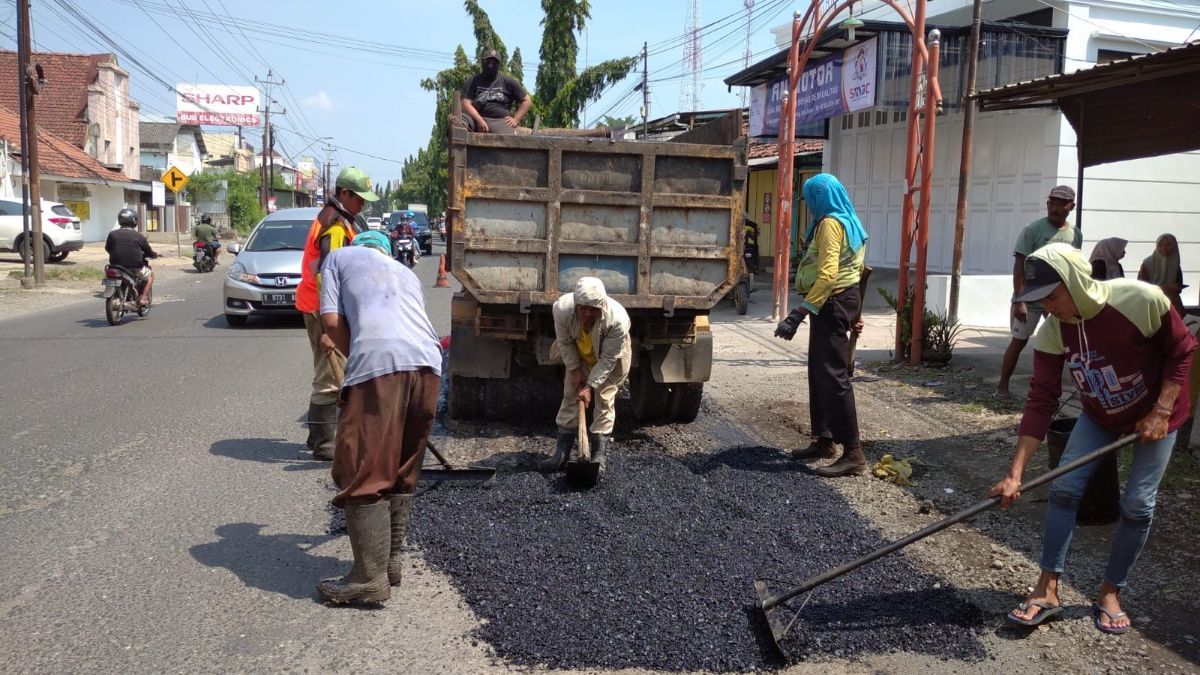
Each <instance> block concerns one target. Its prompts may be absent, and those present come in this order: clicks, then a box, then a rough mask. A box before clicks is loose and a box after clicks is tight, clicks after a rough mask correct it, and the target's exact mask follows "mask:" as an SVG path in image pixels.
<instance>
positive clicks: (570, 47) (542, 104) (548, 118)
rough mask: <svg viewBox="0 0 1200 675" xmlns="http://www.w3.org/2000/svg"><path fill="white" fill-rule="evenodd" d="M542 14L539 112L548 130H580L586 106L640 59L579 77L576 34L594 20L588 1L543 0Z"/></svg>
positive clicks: (599, 65)
mask: <svg viewBox="0 0 1200 675" xmlns="http://www.w3.org/2000/svg"><path fill="white" fill-rule="evenodd" d="M542 11H543V12H544V13H545V18H543V19H542V45H541V48H540V49H539V50H538V57H539V58H540V59H541V62H540V63H539V64H538V74H537V95H536V97H535V100H536V103H537V105H536V110H537V112H538V114H539V115H540V116H541V118H542V124H543V125H545V126H547V127H566V128H574V127H578V126H579V113H580V111H582V110H583V107H584V106H585V105H587V104H588V103H589V102H590V101H593V100H595V99H597V98H600V95H601V94H602V93H604V90H605V89H607V88H608V87H609V86H610V85H612V84H615V83H617V82H620V81H621V80H623V79H625V77H626V76H627V75H629V72H630V71H631V70H633V67H634V66H635V65H637V62H638V59H637V57H632V56H631V57H626V58H621V59H610V60H608V61H603V62H601V63H597V64H596V65H594V66H591V67H590V68H587V69H586V70H584V71H583V72H582V73H578V74H576V60H577V58H578V55H579V41H578V40H577V39H576V36H575V33H576V31H582V30H583V29H584V26H585V25H586V22H587V20H588V19H590V18H591V6H590V5H589V4H588V0H542Z"/></svg>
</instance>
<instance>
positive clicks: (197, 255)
mask: <svg viewBox="0 0 1200 675" xmlns="http://www.w3.org/2000/svg"><path fill="white" fill-rule="evenodd" d="M216 266H217V261H216V260H215V259H214V258H213V252H212V246H211V245H209V244H208V243H206V242H203V241H197V242H193V243H192V267H195V268H196V271H197V272H199V273H201V274H203V273H205V272H211V271H213V268H214V267H216Z"/></svg>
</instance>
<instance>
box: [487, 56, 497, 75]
mask: <svg viewBox="0 0 1200 675" xmlns="http://www.w3.org/2000/svg"><path fill="white" fill-rule="evenodd" d="M499 72H500V62H499V61H497V60H495V59H488V60H487V61H484V62H483V74H484V75H495V74H496V73H499Z"/></svg>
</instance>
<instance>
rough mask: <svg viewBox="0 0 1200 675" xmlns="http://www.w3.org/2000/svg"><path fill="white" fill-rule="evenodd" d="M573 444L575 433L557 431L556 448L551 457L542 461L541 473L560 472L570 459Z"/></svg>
mask: <svg viewBox="0 0 1200 675" xmlns="http://www.w3.org/2000/svg"><path fill="white" fill-rule="evenodd" d="M574 443H575V432H573V431H563V430H562V429H559V430H558V447H557V448H556V449H555V450H554V456H553V457H551V458H550V459H547V460H543V461H542V463H541V469H542V471H562V468H563V467H564V466H566V465H567V460H568V459H570V458H571V446H572V445H573V444H574Z"/></svg>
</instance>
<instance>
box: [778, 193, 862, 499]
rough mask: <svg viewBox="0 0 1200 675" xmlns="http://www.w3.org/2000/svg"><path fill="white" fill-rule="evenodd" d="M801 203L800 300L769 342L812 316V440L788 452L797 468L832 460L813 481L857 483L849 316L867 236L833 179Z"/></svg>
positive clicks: (857, 304)
mask: <svg viewBox="0 0 1200 675" xmlns="http://www.w3.org/2000/svg"><path fill="white" fill-rule="evenodd" d="M803 195H804V201H805V202H806V203H807V204H808V210H809V212H810V213H811V214H812V216H813V218H812V222H810V223H809V225H808V231H807V233H806V234H805V235H804V251H803V252H802V253H801V254H800V267H799V269H798V270H797V271H796V290H797V291H799V293H800V294H801V295H803V296H804V299H803V300H801V301H800V304H799V306H797V307H796V308H795V309H793V310H792V312H791V314H789V315H788V316H787V318H786V319H784V320H783V321H781V322H780V323H779V326H778V328H776V329H775V337H781V338H783V339H785V340H791V339H792V338H793V337H794V336H795V335H796V329H797V328H798V327H799V326H800V322H801V321H803V320H804V318H805V317H806V316H808V315H810V314H811V315H812V317H813V321H812V329H811V330H810V331H809V334H808V389H809V392H808V401H809V403H808V405H809V416H810V419H811V422H812V435H813V436H814V437H815V440H814V441H813V442H812V443H811V444H810V445H809V446H808V447H807V448H804V449H800V448H797V449H795V450H793V451H792V457H793V458H795V459H799V460H817V459H825V458H829V459H832V458H834V457H837V456H838V454H837V449H836V445H841V446H842V455H841V458H840V459H838V460H837V461H836V462H835V463H833V464H832V465H830V466H827V467H824V468H820V469H817V470H816V474H817V475H818V476H823V477H825V478H834V477H838V476H851V475H861V474H863V473H865V471H866V466H867V459H866V456H864V455H863V450H862V443H861V441H860V439H859V436H858V412H857V409H856V407H855V404H854V390H853V389H852V388H851V386H850V373H849V369H848V366H849V364H848V363H847V358H848V354H847V351H848V348H849V336H848V333H849V332H850V330H852V329H853V328H854V326H852V325H851V324H852V323H853V322H854V316H855V314H857V313H858V310H859V309H860V308H861V307H862V294H861V291H860V290H859V287H858V282H859V279H860V278H861V277H862V270H863V259H864V257H865V256H866V250H867V247H866V243H867V232H866V230H865V229H864V228H863V224H862V221H861V220H859V219H858V215H857V214H856V213H855V212H854V205H853V204H851V203H850V196H849V195H847V194H846V188H844V187H842V184H841V183H840V182H838V179H837V178H835V177H833V176H831V175H829V174H827V173H821V174H817V175H816V176H813V177H812V178H810V179H808V180H807V181H806V182H805V183H804V190H803Z"/></svg>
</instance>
